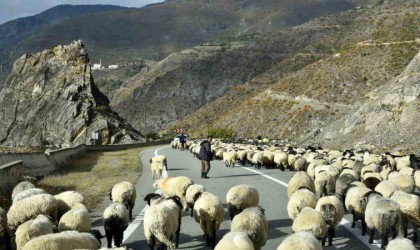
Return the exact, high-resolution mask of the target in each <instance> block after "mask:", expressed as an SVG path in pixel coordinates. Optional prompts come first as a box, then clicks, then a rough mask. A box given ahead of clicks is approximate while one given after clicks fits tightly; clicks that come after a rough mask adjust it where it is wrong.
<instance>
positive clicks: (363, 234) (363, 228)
mask: <svg viewBox="0 0 420 250" xmlns="http://www.w3.org/2000/svg"><path fill="white" fill-rule="evenodd" d="M361 220H362V236H365V235H366V221H365V217H362V219H361Z"/></svg>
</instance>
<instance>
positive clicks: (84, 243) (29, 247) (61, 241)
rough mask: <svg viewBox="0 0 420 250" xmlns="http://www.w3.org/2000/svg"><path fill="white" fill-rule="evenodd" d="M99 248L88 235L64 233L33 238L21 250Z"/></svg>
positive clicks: (94, 240)
mask: <svg viewBox="0 0 420 250" xmlns="http://www.w3.org/2000/svg"><path fill="white" fill-rule="evenodd" d="M100 247H101V244H100V242H99V241H98V240H97V239H96V238H95V237H94V236H93V235H92V234H90V233H79V232H77V231H64V232H61V233H56V234H46V235H41V236H38V237H36V238H33V239H31V240H30V241H28V243H26V244H25V246H24V247H23V248H22V250H73V249H99V248H100Z"/></svg>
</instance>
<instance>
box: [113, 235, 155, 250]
mask: <svg viewBox="0 0 420 250" xmlns="http://www.w3.org/2000/svg"><path fill="white" fill-rule="evenodd" d="M147 245H148V246H149V250H154V248H155V237H154V236H153V235H152V236H151V238H150V239H147ZM108 248H109V247H108Z"/></svg>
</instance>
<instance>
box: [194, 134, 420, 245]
mask: <svg viewBox="0 0 420 250" xmlns="http://www.w3.org/2000/svg"><path fill="white" fill-rule="evenodd" d="M268 142H269V141H268V140H267V141H260V143H262V144H260V145H259V146H257V145H252V144H244V143H241V144H239V143H223V142H221V141H217V140H216V141H214V142H213V143H212V151H213V153H214V156H215V158H216V159H219V160H222V161H223V162H224V163H225V165H226V167H235V164H237V163H238V162H240V163H242V164H243V165H245V164H251V165H254V166H255V168H261V167H262V166H265V167H266V168H279V169H281V170H283V171H284V170H285V169H290V170H292V171H297V172H296V174H295V175H294V176H293V177H292V178H291V180H290V182H289V184H288V190H287V192H288V197H289V202H288V204H287V212H288V215H289V217H290V218H291V219H292V220H293V225H292V231H293V232H294V234H293V235H291V236H289V237H288V238H287V239H286V240H284V241H283V242H282V244H281V245H280V246H279V248H278V249H322V247H321V244H322V245H324V244H325V242H326V240H327V239H328V244H329V245H332V239H333V237H335V235H336V228H337V226H338V224H339V222H340V221H341V219H342V218H343V216H344V214H345V212H346V211H348V212H349V213H350V214H352V215H353V223H352V227H355V223H356V221H357V220H361V222H362V235H365V234H366V232H367V228H369V229H370V237H369V243H373V238H374V233H375V232H378V233H379V234H380V235H381V247H382V248H385V247H386V246H387V249H416V247H415V245H414V244H413V241H414V242H417V234H418V232H417V231H418V227H420V198H419V194H418V191H420V170H419V167H420V166H419V160H418V158H417V157H416V156H415V155H408V156H402V155H400V156H396V155H392V154H389V153H386V154H373V153H369V152H368V151H363V150H359V151H354V150H346V151H339V150H324V149H321V148H319V149H317V148H313V147H307V148H299V147H289V146H287V147H286V146H285V147H281V146H278V145H271V146H270V144H269V143H268ZM187 146H188V148H189V150H190V152H191V153H193V154H194V155H197V154H198V152H199V150H200V146H199V142H194V141H189V142H188V143H187ZM240 189H241V190H244V192H246V193H247V197H255V194H254V193H253V192H250V191H249V190H250V188H249V187H240ZM187 191H188V190H187ZM236 192H239V191H238V190H236ZM254 192H255V193H256V194H257V196H258V192H257V191H256V190H254ZM187 194H188V192H187ZM318 197H319V198H318ZM226 201H227V203H228V207H229V213H230V216H231V218H233V216H234V214H237V213H238V212H240V211H242V210H243V209H244V208H246V207H248V206H257V205H258V202H257V203H254V204H247V205H246V206H245V207H241V208H240V209H239V210H236V208H231V207H230V205H229V193H228V195H227V197H226ZM190 207H192V208H193V209H194V211H195V209H196V208H195V206H190ZM253 209H254V211H253V213H254V214H256V213H257V211H263V210H261V208H259V209H258V208H257V207H254V208H253ZM233 211H236V212H233ZM240 214H241V213H240ZM262 216H263V215H262ZM248 217H249V216H248ZM257 217H258V216H256V218H257ZM258 218H259V217H258ZM234 220H235V219H234V218H233V221H232V227H231V230H232V231H233V228H234V223H233V222H234ZM260 220H261V221H263V219H260ZM261 221H259V222H258V223H255V224H256V225H260V224H261V223H262V222H261ZM409 224H411V227H412V228H413V241H411V240H409V239H407V235H408V233H407V231H408V230H407V229H408V225H409ZM203 230H204V229H203ZM244 231H245V232H246V231H247V230H244ZM256 231H258V232H259V233H260V234H262V233H261V232H265V231H266V230H263V229H261V228H260V229H258V230H256ZM308 232H309V233H308ZM205 233H206V232H205ZM213 235H214V234H213ZM247 235H248V238H250V239H251V241H252V243H253V245H254V246H253V247H254V249H260V248H261V246H262V245H264V243H265V241H261V242H257V241H256V240H255V239H254V238H253V237H254V236H255V235H253V232H248V234H247ZM398 235H399V236H403V237H404V238H402V237H398V238H397V236H398ZM388 236H392V238H393V240H392V241H391V242H389V243H388ZM225 237H226V239H225V238H223V239H222V240H221V241H220V242H219V244H223V242H224V241H225V240H226V241H227V240H228V239H232V238H233V237H234V236H232V235H230V234H229V235H226V236H225ZM237 237H238V239H239V236H237ZM266 237H267V236H265V239H266ZM241 238H242V239H244V240H243V244H245V242H246V241H247V240H246V237H245V236H244V235H241ZM238 239H237V240H234V242H241V243H242V241H240V240H238ZM229 244H233V243H229ZM292 246H293V247H292ZM216 248H217V246H216ZM220 249H222V248H220ZM223 249H245V248H243V247H238V248H234V247H232V248H226V247H225V248H223ZM246 249H248V248H246ZM250 249H251V248H250Z"/></svg>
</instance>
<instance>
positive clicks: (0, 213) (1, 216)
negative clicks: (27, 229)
mask: <svg viewBox="0 0 420 250" xmlns="http://www.w3.org/2000/svg"><path fill="white" fill-rule="evenodd" d="M0 237H2V238H3V241H4V243H5V245H6V250H11V249H12V242H11V241H12V239H11V236H10V232H9V227H8V226H7V214H6V211H5V210H4V209H3V208H1V207H0Z"/></svg>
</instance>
